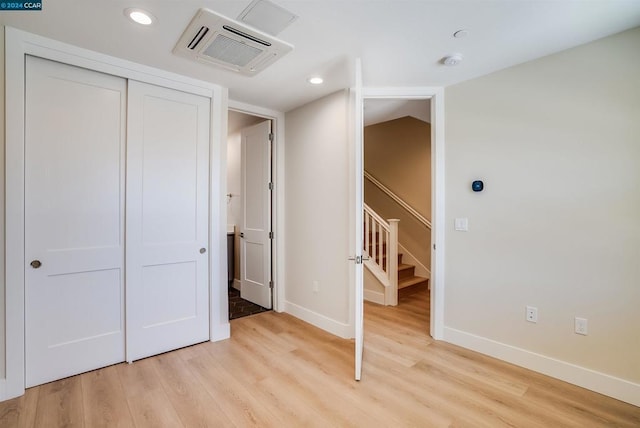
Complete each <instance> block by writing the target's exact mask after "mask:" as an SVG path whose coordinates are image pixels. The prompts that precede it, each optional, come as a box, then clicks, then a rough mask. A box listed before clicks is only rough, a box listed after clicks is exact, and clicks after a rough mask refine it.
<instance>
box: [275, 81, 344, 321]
mask: <svg viewBox="0 0 640 428" xmlns="http://www.w3.org/2000/svg"><path fill="white" fill-rule="evenodd" d="M348 105H349V99H348V92H347V91H340V92H336V93H334V94H332V95H329V96H327V97H324V98H321V99H319V100H316V101H314V102H312V103H310V104H307V105H305V106H302V107H300V108H297V109H295V110H292V111H290V112H288V113H287V114H286V116H285V123H286V128H285V131H286V155H285V192H286V203H285V219H286V229H285V257H286V296H285V299H286V302H287V303H286V305H287V306H286V307H287V309H286V310H287V311H288V312H292V313H294V314H295V315H297V316H302V317H304V318H305V319H306V320H308V321H312V322H314V323H315V324H318V322H319V321H321V320H322V322H326V324H324V325H325V327H326V326H327V325H329V327H331V326H333V327H340V326H342V327H345V325H347V324H348V323H349V312H350V311H349V301H350V298H349V296H350V294H349V263H348V261H347V258H348V254H349V236H350V230H351V229H350V227H349V214H350V211H349V183H350V182H351V181H352V180H351V176H350V174H349V159H350V156H349V133H348V122H347V118H348V117H349V115H348ZM313 281H317V282H318V291H317V292H314V291H313ZM296 311H297V312H296ZM345 328H346V327H345ZM334 332H335V329H334Z"/></svg>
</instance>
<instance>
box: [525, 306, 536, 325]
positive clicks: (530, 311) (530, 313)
mask: <svg viewBox="0 0 640 428" xmlns="http://www.w3.org/2000/svg"><path fill="white" fill-rule="evenodd" d="M526 319H527V321H529V322H533V323H536V322H538V308H536V307H534V306H527V311H526Z"/></svg>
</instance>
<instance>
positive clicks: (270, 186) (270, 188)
mask: <svg viewBox="0 0 640 428" xmlns="http://www.w3.org/2000/svg"><path fill="white" fill-rule="evenodd" d="M269 190H273V182H271V183H269Z"/></svg>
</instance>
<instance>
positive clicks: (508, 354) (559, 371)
mask: <svg viewBox="0 0 640 428" xmlns="http://www.w3.org/2000/svg"><path fill="white" fill-rule="evenodd" d="M444 340H445V341H446V342H449V343H453V344H454V345H458V346H462V347H463V348H467V349H471V350H473V351H476V352H480V353H481V354H485V355H489V356H491V357H494V358H498V359H500V360H503V361H507V362H509V363H512V364H515V365H517V366H520V367H524V368H527V369H530V370H533V371H536V372H538V373H542V374H545V375H547V376H551V377H554V378H556V379H560V380H563V381H565V382H569V383H572V384H574V385H577V386H580V387H582V388H586V389H589V390H591V391H595V392H598V393H600V394H604V395H607V396H609V397H613V398H615V399H618V400H621V401H624V402H627V403H630V404H633V405H634V406H640V384H637V383H633V382H630V381H627V380H624V379H620V378H617V377H615V376H611V375H608V374H605V373H601V372H597V371H595V370H591V369H588V368H585V367H581V366H577V365H575V364H571V363H567V362H565V361H561V360H557V359H555V358H551V357H547V356H545V355H541V354H537V353H535V352H531V351H527V350H526V349H522V348H517V347H515V346H511V345H507V344H505V343H501V342H497V341H495V340H492V339H488V338H486V337H482V336H476V335H475V334H471V333H467V332H465V331H461V330H456V329H454V328H450V327H445V329H444Z"/></svg>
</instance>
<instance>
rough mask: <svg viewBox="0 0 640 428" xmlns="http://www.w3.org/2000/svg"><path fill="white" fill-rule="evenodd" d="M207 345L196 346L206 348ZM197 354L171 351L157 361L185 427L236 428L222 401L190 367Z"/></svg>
mask: <svg viewBox="0 0 640 428" xmlns="http://www.w3.org/2000/svg"><path fill="white" fill-rule="evenodd" d="M204 347H205V345H196V346H194V349H195V348H199V349H203V348H204ZM194 354H195V353H184V352H169V353H166V354H163V355H159V356H157V357H156V358H153V359H152V360H153V361H154V363H155V365H156V369H157V372H158V373H161V374H162V376H161V377H160V382H161V383H162V386H163V388H164V390H165V392H166V394H167V397H168V398H169V400H170V401H171V403H172V404H173V407H174V409H175V410H176V412H177V415H178V417H179V418H180V420H181V422H182V425H184V426H185V427H233V426H234V424H233V423H232V422H231V420H230V419H229V418H227V416H226V415H225V414H224V412H223V411H222V409H221V408H220V406H219V405H218V402H217V401H216V400H215V399H214V398H213V397H212V396H211V395H210V394H209V393H208V392H207V391H206V389H205V388H204V386H203V385H202V383H201V382H200V380H199V378H198V376H197V375H196V374H195V373H194V372H192V371H191V370H190V369H189V367H188V361H190V360H191V359H192V358H195V356H194Z"/></svg>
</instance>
